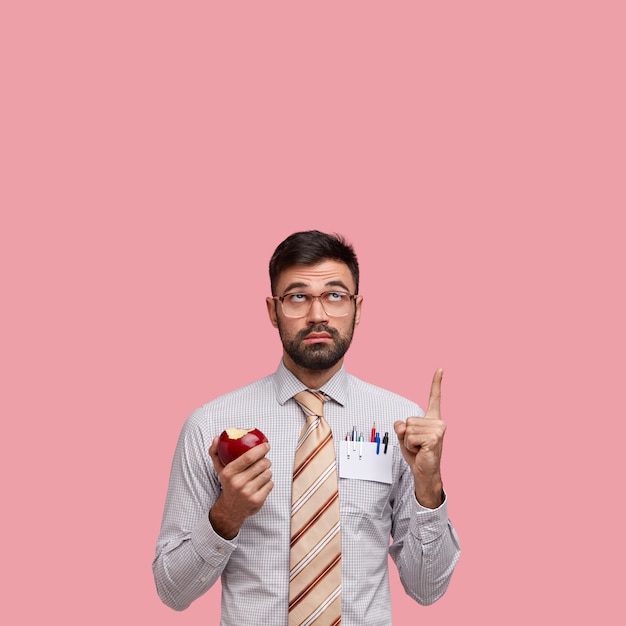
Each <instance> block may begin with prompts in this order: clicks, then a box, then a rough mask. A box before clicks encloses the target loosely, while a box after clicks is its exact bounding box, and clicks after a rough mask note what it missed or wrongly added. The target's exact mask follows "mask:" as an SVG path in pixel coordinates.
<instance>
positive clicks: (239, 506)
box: [209, 437, 274, 539]
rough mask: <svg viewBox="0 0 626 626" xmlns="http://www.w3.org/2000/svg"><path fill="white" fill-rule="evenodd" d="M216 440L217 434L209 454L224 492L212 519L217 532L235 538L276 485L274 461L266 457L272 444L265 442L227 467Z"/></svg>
mask: <svg viewBox="0 0 626 626" xmlns="http://www.w3.org/2000/svg"><path fill="white" fill-rule="evenodd" d="M217 441H218V437H215V439H214V440H213V443H212V444H211V447H210V448H209V454H210V455H211V459H212V460H213V466H214V467H215V471H216V472H217V476H218V478H219V481H220V484H221V485H222V492H221V493H220V495H219V497H218V499H217V500H216V501H215V504H214V505H213V508H212V509H211V511H210V512H209V519H210V520H211V525H212V526H213V529H214V530H215V532H216V533H217V534H218V535H221V536H222V537H224V538H225V539H233V538H234V537H235V536H236V535H237V533H238V532H239V529H240V528H241V525H242V524H243V522H244V520H245V519H246V518H247V517H250V516H251V515H254V514H255V513H256V512H257V511H259V510H260V509H261V507H262V506H263V504H264V503H265V500H266V498H267V496H268V495H269V493H270V491H272V489H273V487H274V483H273V482H272V471H271V469H270V467H271V465H272V464H271V462H270V460H269V459H268V458H267V457H266V456H265V455H266V454H267V453H268V452H269V449H270V447H269V444H267V443H262V444H260V445H258V446H255V447H254V448H251V449H250V450H248V451H247V452H246V453H244V454H242V455H241V456H240V457H239V458H237V459H235V460H234V461H231V462H230V463H229V464H228V465H226V466H224V465H222V463H221V462H220V460H219V457H218V456H217Z"/></svg>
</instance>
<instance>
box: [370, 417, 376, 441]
mask: <svg viewBox="0 0 626 626" xmlns="http://www.w3.org/2000/svg"><path fill="white" fill-rule="evenodd" d="M370 441H371V442H372V443H374V442H375V441H376V422H374V425H373V426H372V438H371V439H370Z"/></svg>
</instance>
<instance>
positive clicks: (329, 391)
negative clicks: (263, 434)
mask: <svg viewBox="0 0 626 626" xmlns="http://www.w3.org/2000/svg"><path fill="white" fill-rule="evenodd" d="M274 384H275V386H276V398H277V400H278V402H279V404H281V405H283V404H285V402H287V400H289V399H290V398H293V397H294V396H295V395H296V394H297V393H300V392H301V391H304V390H305V389H307V387H305V386H304V385H303V384H302V383H301V382H300V381H299V380H298V379H297V378H296V377H295V376H294V375H293V374H292V373H291V372H290V371H289V370H288V369H287V368H286V367H285V364H284V363H283V361H282V359H281V361H280V363H279V364H278V369H277V370H276V373H275V374H274ZM319 391H323V392H324V393H325V394H326V395H327V396H329V397H330V398H332V399H333V400H334V401H335V402H338V403H339V404H341V405H342V406H344V405H345V403H346V400H347V398H348V373H347V372H346V370H345V369H344V368H343V365H342V366H341V369H340V370H339V371H338V372H337V373H336V374H335V375H334V376H333V377H332V378H331V379H330V380H329V381H328V382H327V383H326V384H324V385H322V388H321V389H319Z"/></svg>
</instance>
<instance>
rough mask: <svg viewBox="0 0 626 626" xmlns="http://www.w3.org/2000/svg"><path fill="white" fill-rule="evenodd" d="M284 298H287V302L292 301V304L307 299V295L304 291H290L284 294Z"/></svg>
mask: <svg viewBox="0 0 626 626" xmlns="http://www.w3.org/2000/svg"><path fill="white" fill-rule="evenodd" d="M285 298H287V299H288V300H289V302H293V303H294V304H302V303H303V302H306V301H307V299H308V296H307V295H306V293H290V294H288V295H287V296H285Z"/></svg>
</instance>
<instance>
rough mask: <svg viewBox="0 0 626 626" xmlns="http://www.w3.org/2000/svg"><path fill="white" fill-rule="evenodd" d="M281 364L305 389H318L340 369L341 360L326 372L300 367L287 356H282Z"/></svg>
mask: <svg viewBox="0 0 626 626" xmlns="http://www.w3.org/2000/svg"><path fill="white" fill-rule="evenodd" d="M283 363H284V364H285V367H286V368H287V369H288V370H289V371H290V372H291V373H292V374H293V375H294V376H295V377H296V378H297V379H298V380H299V381H300V382H301V383H302V384H303V385H305V386H306V387H307V389H319V388H320V387H321V386H322V385H324V384H325V383H327V382H328V381H329V380H330V379H331V378H332V377H333V376H334V375H335V374H336V373H337V372H338V371H339V370H340V369H341V366H342V364H343V359H341V360H340V361H339V362H338V363H336V364H335V365H333V366H332V367H331V368H330V369H327V370H309V369H306V368H304V367H300V366H299V365H297V364H296V363H294V361H293V360H292V359H291V358H290V357H289V355H287V354H284V355H283Z"/></svg>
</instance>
